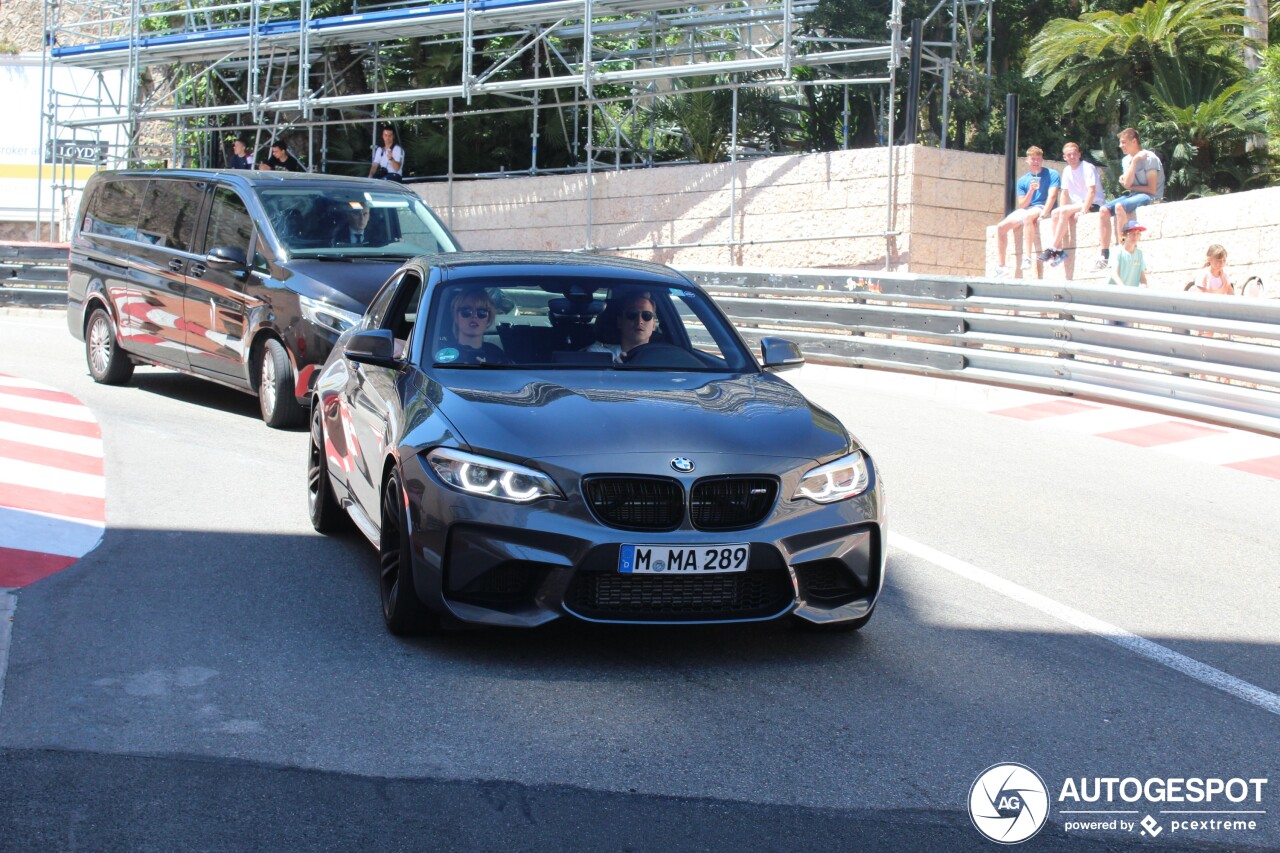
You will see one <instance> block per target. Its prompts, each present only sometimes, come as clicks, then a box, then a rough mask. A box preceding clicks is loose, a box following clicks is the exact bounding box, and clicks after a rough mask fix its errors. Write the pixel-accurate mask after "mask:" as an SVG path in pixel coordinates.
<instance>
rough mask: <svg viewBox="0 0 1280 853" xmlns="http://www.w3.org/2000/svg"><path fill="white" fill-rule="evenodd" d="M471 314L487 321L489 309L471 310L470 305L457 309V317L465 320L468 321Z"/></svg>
mask: <svg viewBox="0 0 1280 853" xmlns="http://www.w3.org/2000/svg"><path fill="white" fill-rule="evenodd" d="M473 314H474V315H475V316H477V317H479V318H480V319H481V320H488V319H489V309H488V308H472V307H471V306H470V305H466V306H463V307H462V308H459V309H458V316H460V317H465V318H466V319H468V320H470V319H471V316H472V315H473Z"/></svg>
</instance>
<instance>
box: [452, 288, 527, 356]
mask: <svg viewBox="0 0 1280 853" xmlns="http://www.w3.org/2000/svg"><path fill="white" fill-rule="evenodd" d="M449 316H450V321H451V324H452V340H448V341H446V342H445V343H444V345H443V346H442V347H441V348H440V349H439V350H437V351H436V361H438V362H443V363H450V362H452V363H454V364H510V363H511V359H509V358H507V354H506V353H504V352H503V351H502V348H501V347H499V346H498V345H497V344H493V343H489V342H487V341H485V339H484V335H485V332H487V331H489V329H490V328H492V326H493V324H494V321H495V320H497V317H498V312H497V310H496V309H495V307H494V304H493V298H492V297H491V296H489V292H488V291H487V290H485V289H484V288H483V287H467V288H464V289H462V290H460V291H458V293H457V294H456V295H455V296H454V297H453V299H452V300H451V301H450V303H449Z"/></svg>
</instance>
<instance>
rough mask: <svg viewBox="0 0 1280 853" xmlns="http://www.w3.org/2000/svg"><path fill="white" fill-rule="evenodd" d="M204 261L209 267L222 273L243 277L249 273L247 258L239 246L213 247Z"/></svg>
mask: <svg viewBox="0 0 1280 853" xmlns="http://www.w3.org/2000/svg"><path fill="white" fill-rule="evenodd" d="M204 260H205V263H207V264H208V265H209V266H211V267H213V268H214V269H216V270H222V271H223V272H230V273H240V274H242V275H243V274H244V273H247V272H248V271H249V258H248V257H246V256H245V253H244V249H241V248H240V247H239V246H214V247H213V248H212V249H210V250H209V254H208V255H206V256H205V259H204Z"/></svg>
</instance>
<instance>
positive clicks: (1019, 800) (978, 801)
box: [969, 763, 1049, 844]
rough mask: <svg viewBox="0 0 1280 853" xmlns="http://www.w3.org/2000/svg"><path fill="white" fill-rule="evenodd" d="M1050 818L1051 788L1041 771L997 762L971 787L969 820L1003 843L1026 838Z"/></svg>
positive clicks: (1013, 842)
mask: <svg viewBox="0 0 1280 853" xmlns="http://www.w3.org/2000/svg"><path fill="white" fill-rule="evenodd" d="M1048 817H1049V789H1048V788H1046V787H1045V784H1044V780H1043V779H1041V778H1040V774H1039V773H1036V771H1034V770H1032V769H1031V768H1030V767H1027V766H1025V765H1022V764H1013V763H1006V764H993V765H991V766H990V767H988V768H987V769H986V770H983V771H982V773H980V774H979V775H978V778H977V779H974V780H973V787H972V788H970V789H969V819H970V820H972V821H973V825H974V826H975V827H976V828H977V830H978V832H981V833H982V834H983V835H985V836H986V837H987V838H990V839H991V840H992V841H997V842H999V843H1001V844H1017V843H1019V842H1021V841H1026V840H1027V839H1028V838H1030V837H1031V836H1033V835H1035V834H1036V833H1037V832H1039V831H1040V828H1041V827H1043V826H1044V822H1045V820H1046V819H1048Z"/></svg>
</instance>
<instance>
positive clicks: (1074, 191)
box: [1038, 142, 1102, 267]
mask: <svg viewBox="0 0 1280 853" xmlns="http://www.w3.org/2000/svg"><path fill="white" fill-rule="evenodd" d="M1062 159H1063V160H1066V161H1067V166H1066V168H1064V169H1063V170H1062V192H1063V199H1062V202H1061V203H1060V204H1059V205H1058V207H1057V209H1056V210H1054V211H1053V217H1052V218H1053V245H1052V246H1051V247H1049V248H1048V249H1045V250H1044V251H1043V252H1041V253H1040V254H1039V256H1038V257H1039V259H1040V260H1041V261H1048V262H1049V263H1050V264H1051V265H1053V266H1055V267H1056V266H1057V265H1058V264H1060V263H1062V262H1063V261H1064V260H1066V257H1067V252H1066V250H1065V249H1063V248H1062V247H1063V245H1064V244H1065V243H1066V241H1067V231H1068V230H1069V229H1070V227H1071V223H1072V222H1074V221H1076V220H1077V219H1078V218H1079V217H1080V214H1082V213H1092V212H1093V211H1096V210H1097V209H1098V205H1099V204H1100V203H1101V201H1102V181H1101V180H1099V177H1098V169H1097V167H1096V166H1094V165H1093V164H1092V163H1089V162H1087V161H1085V160H1084V159H1082V158H1081V156H1080V146H1079V145H1076V144H1075V143H1074V142H1068V143H1067V144H1066V145H1064V146H1062Z"/></svg>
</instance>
